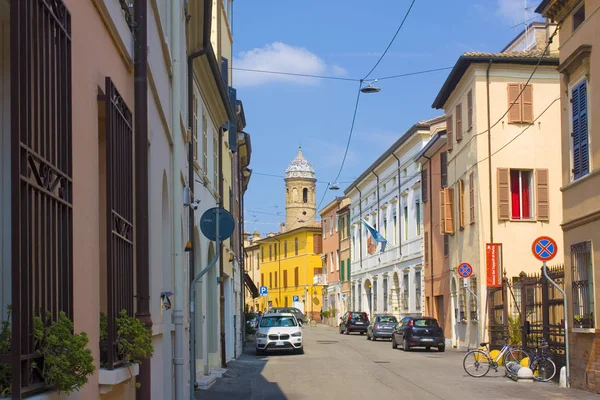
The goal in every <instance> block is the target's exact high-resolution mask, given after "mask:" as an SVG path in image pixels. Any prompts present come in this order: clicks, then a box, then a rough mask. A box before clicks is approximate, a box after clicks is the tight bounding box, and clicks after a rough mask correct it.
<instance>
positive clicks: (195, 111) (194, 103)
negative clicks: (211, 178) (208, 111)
mask: <svg viewBox="0 0 600 400" xmlns="http://www.w3.org/2000/svg"><path fill="white" fill-rule="evenodd" d="M192 113H193V115H194V126H193V127H192V129H193V130H194V132H193V133H192V135H193V136H192V141H193V143H192V148H193V149H194V161H197V160H198V97H196V93H194V96H193V98H192Z"/></svg>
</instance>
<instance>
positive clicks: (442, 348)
mask: <svg viewBox="0 0 600 400" xmlns="http://www.w3.org/2000/svg"><path fill="white" fill-rule="evenodd" d="M438 351H439V352H440V353H443V352H444V351H446V346H440V347H438Z"/></svg>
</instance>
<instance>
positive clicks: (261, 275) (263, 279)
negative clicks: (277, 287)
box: [260, 274, 267, 286]
mask: <svg viewBox="0 0 600 400" xmlns="http://www.w3.org/2000/svg"><path fill="white" fill-rule="evenodd" d="M266 283H267V282H265V274H260V284H261V286H265V285H266Z"/></svg>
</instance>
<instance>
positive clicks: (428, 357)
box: [427, 356, 442, 358]
mask: <svg viewBox="0 0 600 400" xmlns="http://www.w3.org/2000/svg"><path fill="white" fill-rule="evenodd" d="M427 358H442V357H440V356H427Z"/></svg>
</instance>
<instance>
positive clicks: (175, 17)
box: [171, 1, 185, 400]
mask: <svg viewBox="0 0 600 400" xmlns="http://www.w3.org/2000/svg"><path fill="white" fill-rule="evenodd" d="M179 5H180V4H179V2H177V1H173V2H171V30H172V32H176V34H171V48H172V49H173V52H172V59H171V65H172V71H173V72H172V74H173V86H172V97H173V99H172V102H171V129H172V132H173V176H172V179H171V180H172V182H173V232H172V236H173V251H172V253H173V265H172V266H171V268H173V269H174V270H175V282H174V285H175V304H174V308H173V315H172V318H173V323H174V325H175V346H174V347H175V349H174V355H173V367H174V370H175V382H174V386H175V400H183V398H184V390H185V382H184V371H183V360H184V357H183V348H184V332H183V309H184V306H183V302H184V299H183V298H184V281H185V278H184V272H183V268H179V267H180V266H181V267H183V255H182V254H181V252H182V251H183V243H182V237H181V232H182V228H183V227H182V226H181V225H182V223H181V216H182V215H183V206H182V205H183V199H182V194H181V190H179V189H176V188H179V183H178V182H179V181H180V177H179V176H180V171H181V170H180V168H179V165H180V164H182V163H183V160H184V159H183V154H182V152H181V149H180V147H179V145H178V139H179V135H178V134H177V132H181V128H180V125H181V124H180V123H179V118H180V115H181V104H180V100H181V92H180V89H181V70H180V67H179V65H180V60H179V57H180V56H181V40H180V35H179V32H180V31H181V8H180V7H179ZM184 146H185V143H184Z"/></svg>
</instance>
